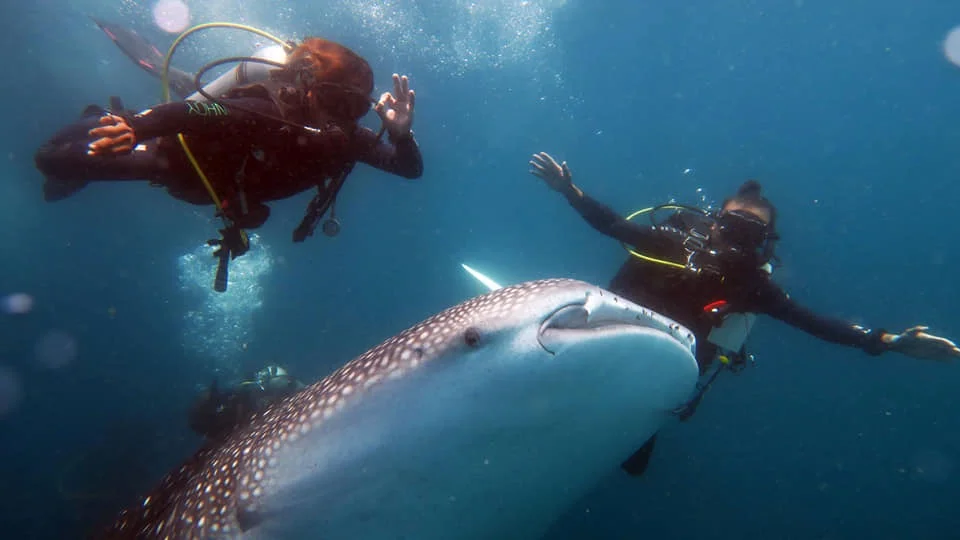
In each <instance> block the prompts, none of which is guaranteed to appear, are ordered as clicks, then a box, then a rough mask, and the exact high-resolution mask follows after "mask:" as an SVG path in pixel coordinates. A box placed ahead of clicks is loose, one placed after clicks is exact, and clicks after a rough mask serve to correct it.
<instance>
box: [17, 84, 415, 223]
mask: <svg viewBox="0 0 960 540" xmlns="http://www.w3.org/2000/svg"><path fill="white" fill-rule="evenodd" d="M238 106H239V107H240V108H237V107H238ZM241 109H246V110H241ZM249 111H257V112H260V113H265V114H266V115H269V116H272V117H281V111H280V108H279V107H278V105H277V104H276V103H275V102H274V100H272V99H270V98H269V97H267V96H264V97H234V98H226V99H222V100H219V101H217V102H216V104H215V105H213V104H208V103H193V102H186V101H179V102H173V103H167V104H163V105H158V106H156V107H153V108H151V109H147V110H145V111H142V112H140V113H138V114H136V115H125V116H126V118H127V120H128V122H129V124H130V126H131V127H132V128H133V130H134V133H135V135H136V137H137V144H138V146H137V148H135V149H134V151H132V152H131V153H130V154H127V155H122V156H88V155H87V144H88V143H90V142H91V141H92V138H91V137H90V136H89V135H88V134H87V132H88V131H89V130H90V129H91V128H93V127H95V126H96V125H97V121H98V119H99V117H100V116H101V114H102V113H101V112H100V111H97V110H88V112H87V114H86V116H84V117H83V118H82V119H81V120H80V121H79V122H77V123H75V124H73V125H70V126H68V127H66V128H64V129H62V130H61V131H60V132H58V133H57V134H56V135H55V136H54V137H52V138H51V140H50V141H49V142H47V143H46V144H44V145H43V146H42V147H41V148H40V149H39V150H38V151H37V153H36V156H35V162H36V166H37V168H38V169H39V170H40V171H41V172H42V173H43V174H44V175H45V176H46V182H45V184H44V197H45V199H46V200H48V201H50V200H58V199H62V198H64V197H66V196H69V195H70V194H72V193H73V192H74V191H76V190H77V189H79V188H80V187H82V186H83V185H85V184H86V182H89V181H95V180H107V181H110V180H113V181H117V180H149V181H150V182H151V183H153V184H156V185H161V186H164V187H166V188H167V190H168V191H169V192H170V194H171V195H173V196H174V197H176V198H178V199H181V200H184V201H187V202H190V203H193V204H213V202H212V199H211V197H210V195H209V193H208V192H207V191H206V189H205V188H204V186H203V184H202V183H201V181H200V179H199V178H198V176H197V173H196V172H195V170H194V169H193V167H192V165H191V164H190V162H189V161H188V159H187V156H186V154H185V153H184V151H183V149H182V148H181V146H180V143H179V142H178V141H177V139H176V137H175V135H176V134H177V133H182V134H183V135H184V138H185V140H186V141H187V144H188V145H189V148H190V150H191V152H192V153H193V154H194V156H195V157H196V158H197V160H198V162H199V164H200V166H201V168H202V170H203V171H204V173H205V174H206V175H207V176H208V177H209V179H210V182H211V183H212V184H213V187H214V189H215V190H216V192H217V194H218V196H219V197H220V198H221V199H223V200H224V201H225V202H226V203H227V205H228V206H233V207H236V206H237V202H238V201H237V199H238V194H239V193H240V192H241V191H243V193H244V194H245V196H246V198H247V200H248V202H249V204H251V205H260V206H261V207H262V208H264V209H265V208H266V207H265V206H263V205H262V204H261V203H263V202H267V201H273V200H278V199H284V198H287V197H290V196H292V195H295V194H297V193H300V192H302V191H304V190H307V189H310V188H312V187H315V186H321V187H323V186H324V185H325V182H327V181H328V180H329V179H330V178H333V177H336V176H337V175H338V174H340V173H341V172H342V171H344V170H348V168H349V167H351V166H352V165H353V164H354V163H357V162H362V163H366V164H368V165H371V166H373V167H376V168H378V169H381V170H384V171H386V172H389V173H393V174H396V175H399V176H402V177H405V178H411V179H412V178H418V177H419V176H420V175H421V174H422V173H423V161H422V158H421V155H420V150H419V148H418V146H417V143H416V141H415V139H414V138H413V135H412V134H411V135H409V136H406V137H403V138H400V139H399V140H392V141H390V142H384V141H379V140H378V139H377V136H376V134H375V133H374V132H373V131H371V130H369V129H367V128H364V127H361V126H359V125H357V124H355V123H349V124H346V125H347V127H342V126H343V125H344V123H342V122H341V123H339V124H335V123H332V122H331V123H326V124H324V125H323V128H322V129H320V130H319V131H318V132H311V131H308V130H304V129H302V128H297V127H293V126H290V125H287V124H284V123H282V122H278V121H277V120H274V119H271V118H266V117H264V116H262V115H260V114H254V113H251V112H249ZM284 112H286V113H287V114H285V115H283V116H282V117H283V118H284V119H287V120H290V121H293V122H297V123H301V124H309V125H317V122H316V121H314V122H306V119H305V118H302V117H300V118H298V117H297V116H296V115H294V116H293V117H291V115H290V114H289V111H284ZM241 173H242V174H241ZM238 174H240V175H241V176H239V177H238ZM238 178H239V179H240V182H238ZM266 211H267V213H269V210H268V209H267V210H266ZM235 219H236V217H235ZM265 219H266V217H265V216H264V217H263V220H265ZM263 220H256V219H255V220H253V222H250V223H241V226H243V227H256V226H259V225H260V224H261V223H262V221H263ZM257 221H259V223H258V222H257Z"/></svg>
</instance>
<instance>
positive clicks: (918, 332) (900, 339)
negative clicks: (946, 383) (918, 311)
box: [883, 326, 960, 362]
mask: <svg viewBox="0 0 960 540" xmlns="http://www.w3.org/2000/svg"><path fill="white" fill-rule="evenodd" d="M928 329H929V327H927V326H914V327H912V328H908V329H906V330H904V331H903V332H902V333H900V334H884V336H883V341H884V343H886V344H887V345H888V346H889V347H890V350H893V351H897V352H899V353H901V354H905V355H907V356H912V357H914V358H921V359H924V360H938V361H941V362H943V361H948V360H953V359H955V358H960V348H958V347H957V345H956V344H955V343H954V342H952V341H950V340H949V339H946V338H942V337H939V336H935V335H933V334H928V333H927V330H928Z"/></svg>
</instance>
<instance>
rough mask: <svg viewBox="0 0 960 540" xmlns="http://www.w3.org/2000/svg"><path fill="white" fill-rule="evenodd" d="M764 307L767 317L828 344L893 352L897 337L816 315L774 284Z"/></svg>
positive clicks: (763, 300) (870, 351)
mask: <svg viewBox="0 0 960 540" xmlns="http://www.w3.org/2000/svg"><path fill="white" fill-rule="evenodd" d="M761 304H762V308H761V311H762V312H764V313H766V314H767V315H770V316H771V317H773V318H775V319H778V320H780V321H783V322H785V323H787V324H789V325H790V326H793V327H794V328H797V329H800V330H803V331H804V332H806V333H808V334H810V335H812V336H814V337H817V338H819V339H822V340H824V341H828V342H830V343H836V344H838V345H848V346H851V347H857V348H859V349H862V350H863V351H864V352H866V353H867V354H870V355H874V356H876V355H879V354H881V353H883V352H886V351H888V350H890V343H889V341H890V338H891V337H893V334H890V333H888V332H887V331H886V330H883V329H879V328H875V329H870V328H864V327H862V326H859V325H856V324H852V323H850V322H848V321H845V320H843V319H838V318H833V317H826V316H823V315H819V314H816V313H814V312H813V311H811V310H809V309H807V308H806V307H804V306H801V305H800V304H798V303H797V302H796V301H794V300H793V299H792V298H790V295H788V294H787V293H786V292H785V291H783V290H782V289H781V288H780V287H778V286H777V285H775V284H774V283H773V282H772V281H771V282H769V287H768V288H767V290H765V291H763V292H762V294H761Z"/></svg>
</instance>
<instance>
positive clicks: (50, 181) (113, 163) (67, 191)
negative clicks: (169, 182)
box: [34, 115, 166, 201]
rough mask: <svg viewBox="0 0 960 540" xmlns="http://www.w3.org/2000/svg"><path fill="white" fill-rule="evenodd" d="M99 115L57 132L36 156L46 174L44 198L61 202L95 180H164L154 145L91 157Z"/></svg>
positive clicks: (41, 170)
mask: <svg viewBox="0 0 960 540" xmlns="http://www.w3.org/2000/svg"><path fill="white" fill-rule="evenodd" d="M99 118H100V117H99V115H89V116H85V117H84V118H82V119H80V121H78V122H76V123H74V124H71V125H69V126H67V127H65V128H63V129H62V130H60V131H59V132H57V133H56V134H55V135H54V136H53V137H52V138H51V139H50V140H49V141H47V142H46V143H45V144H44V145H43V146H41V147H40V148H39V149H38V150H37V152H36V154H35V155H34V163H35V164H36V167H37V169H38V170H39V171H40V172H41V173H43V175H44V177H45V181H44V184H43V197H44V199H45V200H47V201H58V200H60V199H64V198H66V197H69V196H70V195H73V194H74V193H76V192H77V191H79V190H80V189H81V188H83V187H84V186H86V185H87V183H88V182H91V181H95V180H106V181H122V180H151V181H155V182H160V181H162V177H163V176H164V173H165V172H166V171H165V169H166V167H165V166H164V160H161V159H159V158H158V150H157V145H156V143H155V142H152V141H151V142H150V143H148V144H140V145H137V147H136V148H135V149H134V150H133V152H131V153H130V154H127V155H123V156H91V155H88V154H87V145H88V144H89V143H90V142H91V141H92V140H93V137H91V136H90V135H89V133H88V132H89V131H90V129H92V128H94V127H95V126H97V125H98V120H99Z"/></svg>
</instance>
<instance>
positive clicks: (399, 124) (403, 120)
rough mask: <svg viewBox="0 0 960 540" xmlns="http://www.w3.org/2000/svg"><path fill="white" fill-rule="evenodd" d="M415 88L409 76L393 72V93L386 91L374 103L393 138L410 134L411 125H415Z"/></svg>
mask: <svg viewBox="0 0 960 540" xmlns="http://www.w3.org/2000/svg"><path fill="white" fill-rule="evenodd" d="M415 97H416V96H415V94H414V93H413V90H411V89H410V81H409V80H408V79H407V76H406V75H404V76H403V77H401V76H400V75H397V74H396V73H394V74H393V94H391V93H390V92H384V93H383V95H382V96H380V101H378V102H377V104H376V105H374V107H373V110H375V111H377V114H378V115H380V120H382V121H383V126H384V127H385V128H386V129H387V132H388V133H390V138H391V139H399V138H402V137H405V136H407V135H409V134H410V127H411V126H412V125H413V102H414V98H415Z"/></svg>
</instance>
